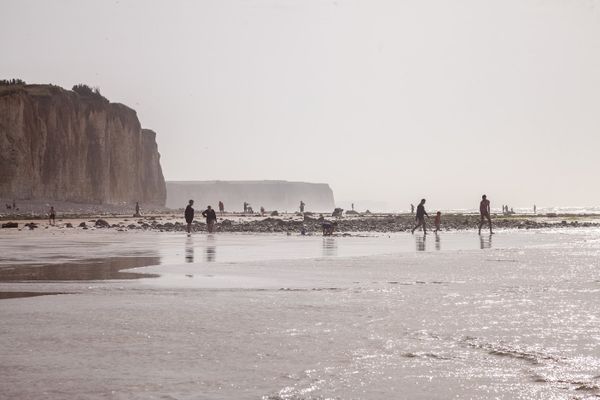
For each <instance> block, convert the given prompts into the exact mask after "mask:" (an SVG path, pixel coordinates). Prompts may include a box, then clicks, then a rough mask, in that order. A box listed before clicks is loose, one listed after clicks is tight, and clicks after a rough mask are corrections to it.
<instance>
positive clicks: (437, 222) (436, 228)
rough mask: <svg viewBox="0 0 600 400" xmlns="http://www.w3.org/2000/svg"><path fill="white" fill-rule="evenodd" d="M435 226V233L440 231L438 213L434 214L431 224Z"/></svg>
mask: <svg viewBox="0 0 600 400" xmlns="http://www.w3.org/2000/svg"><path fill="white" fill-rule="evenodd" d="M433 223H434V224H435V233H438V232H439V231H440V225H441V224H442V213H441V212H440V211H438V212H437V214H435V220H434V222H433Z"/></svg>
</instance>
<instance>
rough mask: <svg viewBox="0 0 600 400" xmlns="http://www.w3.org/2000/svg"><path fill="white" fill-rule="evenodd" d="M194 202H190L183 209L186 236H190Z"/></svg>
mask: <svg viewBox="0 0 600 400" xmlns="http://www.w3.org/2000/svg"><path fill="white" fill-rule="evenodd" d="M193 205H194V200H190V201H189V204H188V205H187V207H186V208H185V213H184V216H185V222H186V223H187V233H188V235H191V234H192V222H193V221H194V208H193V207H192V206H193Z"/></svg>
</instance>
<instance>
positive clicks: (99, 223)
mask: <svg viewBox="0 0 600 400" xmlns="http://www.w3.org/2000/svg"><path fill="white" fill-rule="evenodd" d="M94 226H95V227H96V228H110V224H109V223H108V222H106V221H105V220H103V219H98V220H96V223H95V224H94Z"/></svg>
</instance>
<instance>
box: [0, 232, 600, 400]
mask: <svg viewBox="0 0 600 400" xmlns="http://www.w3.org/2000/svg"><path fill="white" fill-rule="evenodd" d="M88 233H90V232H86V233H85V234H83V237H79V236H70V235H63V236H61V235H60V234H56V235H55V236H54V239H53V240H52V243H51V244H50V243H47V242H48V240H47V237H46V239H44V236H43V235H39V236H35V235H30V236H25V235H22V236H19V235H15V236H10V235H9V236H0V249H1V250H3V251H2V252H1V253H0V254H2V258H1V259H0V266H2V265H3V266H5V267H7V266H8V265H10V263H14V262H15V260H16V262H18V264H19V265H25V264H28V263H29V264H35V263H37V264H39V263H42V264H43V263H50V264H57V265H60V264H61V263H65V262H68V261H77V260H84V259H89V258H91V257H92V256H93V257H94V258H97V259H102V258H103V257H104V258H107V259H108V258H110V257H126V258H127V257H131V258H132V261H133V259H135V258H137V257H142V256H145V257H152V258H154V260H153V262H152V263H154V261H155V265H153V266H145V267H141V266H142V265H149V264H134V263H133V262H132V263H131V264H130V265H128V266H134V267H135V266H137V267H140V268H136V269H129V270H127V271H126V273H128V274H129V273H146V274H156V275H160V277H158V278H147V277H144V278H142V279H135V280H123V279H117V280H112V281H110V280H109V281H103V280H101V279H102V278H93V279H99V280H97V281H94V282H92V283H89V282H88V283H85V282H81V281H68V282H67V281H63V282H53V281H52V280H49V281H45V280H36V281H34V282H27V281H21V282H16V281H11V282H4V283H2V282H0V290H5V291H8V290H9V289H10V290H14V291H17V290H19V291H23V292H35V291H44V292H69V293H73V294H69V295H60V294H59V295H55V296H38V297H30V298H22V299H5V300H1V301H0V319H1V320H2V321H3V324H2V327H1V328H0V359H2V360H3V362H2V366H0V369H1V371H0V372H1V373H2V378H1V379H0V398H2V397H3V396H5V398H51V399H76V398H116V399H146V398H175V399H198V398H200V399H214V398H220V399H256V398H259V399H260V398H262V399H325V398H332V399H337V398H339V399H357V398H361V399H381V398H403V399H447V398H469V399H489V398H500V399H591V398H599V397H600V262H599V259H600V232H599V231H598V230H591V229H570V230H556V231H502V232H499V233H498V234H497V235H494V236H492V237H491V238H490V237H489V236H487V235H484V236H482V237H479V236H478V235H476V234H475V233H473V232H444V233H442V234H440V235H439V236H438V239H437V240H436V237H435V235H428V236H427V238H425V239H423V237H422V235H419V234H416V235H415V236H414V237H413V236H411V235H410V234H398V235H390V236H389V237H388V235H377V236H370V237H335V238H322V237H316V236H313V237H300V236H292V237H287V236H274V235H215V236H207V235H196V236H193V237H191V238H187V237H185V236H181V235H174V234H137V233H134V234H124V235H118V236H116V234H114V233H113V234H109V233H106V232H92V233H91V235H88ZM24 248H27V249H28V250H27V251H28V252H29V254H28V255H24V254H22V250H23V249H24ZM7 249H8V251H7ZM119 259H120V258H119ZM125 264H127V263H125ZM125 264H124V265H125ZM73 265H74V268H76V265H77V264H76V263H75V264H73ZM29 267H31V265H30V266H29ZM61 268H65V266H64V265H62V266H61ZM119 270H120V267H119ZM120 273H123V272H120Z"/></svg>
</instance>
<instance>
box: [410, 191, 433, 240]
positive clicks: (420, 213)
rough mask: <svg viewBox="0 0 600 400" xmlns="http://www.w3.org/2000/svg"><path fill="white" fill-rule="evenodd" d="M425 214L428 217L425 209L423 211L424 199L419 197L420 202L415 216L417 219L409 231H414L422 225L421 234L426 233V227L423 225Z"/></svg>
mask: <svg viewBox="0 0 600 400" xmlns="http://www.w3.org/2000/svg"><path fill="white" fill-rule="evenodd" d="M425 216H428V217H429V215H428V214H427V211H425V199H421V202H420V203H419V205H418V206H417V216H416V218H415V220H416V221H417V225H415V227H414V228H413V229H412V231H411V233H415V229H417V228H418V227H420V226H422V227H423V234H425V235H427V227H426V226H425Z"/></svg>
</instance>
